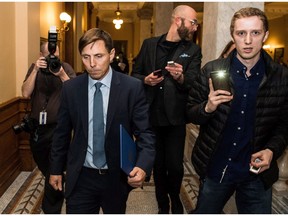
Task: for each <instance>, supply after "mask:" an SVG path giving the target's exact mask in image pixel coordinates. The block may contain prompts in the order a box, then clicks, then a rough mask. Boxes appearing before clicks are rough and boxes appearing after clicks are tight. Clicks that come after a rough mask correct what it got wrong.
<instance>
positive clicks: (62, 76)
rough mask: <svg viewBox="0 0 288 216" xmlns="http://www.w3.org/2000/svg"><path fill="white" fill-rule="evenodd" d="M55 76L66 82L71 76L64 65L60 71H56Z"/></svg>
mask: <svg viewBox="0 0 288 216" xmlns="http://www.w3.org/2000/svg"><path fill="white" fill-rule="evenodd" d="M54 75H55V76H58V77H59V78H60V79H61V81H62V82H65V81H66V80H69V79H70V77H69V76H68V75H67V73H66V72H65V70H64V69H63V67H61V68H60V70H59V72H58V73H54Z"/></svg>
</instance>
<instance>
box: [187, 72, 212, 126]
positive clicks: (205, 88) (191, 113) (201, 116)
mask: <svg viewBox="0 0 288 216" xmlns="http://www.w3.org/2000/svg"><path fill="white" fill-rule="evenodd" d="M206 70H207V69H206V67H204V68H203V69H202V70H201V72H200V73H199V74H198V75H197V76H196V78H195V80H194V83H193V85H192V88H191V90H190V92H189V95H188V102H187V107H186V114H187V119H188V121H189V122H192V123H193V124H197V125H201V124H205V123H206V122H207V121H208V120H209V119H210V118H211V117H213V115H214V113H207V112H205V106H206V104H207V101H208V95H209V84H208V79H209V78H208V76H207V72H206Z"/></svg>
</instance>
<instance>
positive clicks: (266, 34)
mask: <svg viewBox="0 0 288 216" xmlns="http://www.w3.org/2000/svg"><path fill="white" fill-rule="evenodd" d="M268 36H269V31H266V32H265V36H264V38H263V41H262V42H263V43H265V41H266V40H267V38H268Z"/></svg>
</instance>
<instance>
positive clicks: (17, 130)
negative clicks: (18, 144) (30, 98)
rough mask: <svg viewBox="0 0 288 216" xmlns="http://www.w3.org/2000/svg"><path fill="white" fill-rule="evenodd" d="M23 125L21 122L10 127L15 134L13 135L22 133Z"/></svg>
mask: <svg viewBox="0 0 288 216" xmlns="http://www.w3.org/2000/svg"><path fill="white" fill-rule="evenodd" d="M23 125H24V123H23V122H21V123H20V124H18V125H14V126H13V127H12V129H13V131H14V133H15V134H19V133H21V132H22V131H23Z"/></svg>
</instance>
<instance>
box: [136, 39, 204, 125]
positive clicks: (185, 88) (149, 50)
mask: <svg viewBox="0 0 288 216" xmlns="http://www.w3.org/2000/svg"><path fill="white" fill-rule="evenodd" d="M162 37H166V34H164V35H162V36H160V37H153V38H149V39H146V40H144V42H143V45H142V47H141V50H140V52H139V54H138V56H137V57H136V61H135V64H134V66H133V70H132V76H134V77H137V78H139V79H140V80H142V81H143V82H144V78H145V77H146V76H147V75H149V74H150V73H151V72H152V71H155V70H156V69H159V68H155V65H156V51H157V44H158V43H159V41H160V40H161V38H162ZM201 58H202V54H201V49H200V47H199V46H198V45H196V44H195V43H193V42H192V41H191V42H190V41H181V42H180V43H179V46H178V48H177V50H176V52H175V53H174V56H173V58H172V59H170V60H173V61H174V62H176V63H179V64H181V65H182V66H183V74H184V83H183V84H179V83H178V82H177V81H175V80H174V79H173V78H172V76H171V75H170V74H166V75H165V79H164V105H165V109H166V114H167V117H168V119H169V122H170V123H171V124H172V125H183V124H185V123H186V118H185V110H186V103H187V97H188V92H189V90H190V88H191V86H192V82H193V81H194V80H195V77H196V75H197V74H198V73H200V67H201ZM162 70H164V69H163V68H162ZM156 88H158V87H157V86H154V87H152V86H148V85H145V90H146V93H147V99H148V102H149V104H152V103H153V100H154V97H155V94H156V91H155V89H156Z"/></svg>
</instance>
